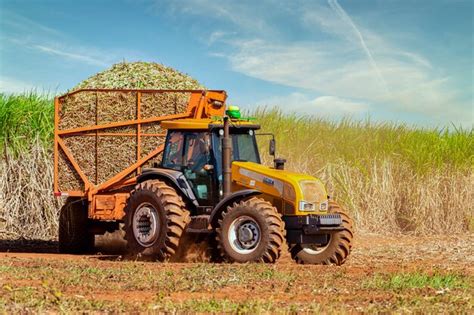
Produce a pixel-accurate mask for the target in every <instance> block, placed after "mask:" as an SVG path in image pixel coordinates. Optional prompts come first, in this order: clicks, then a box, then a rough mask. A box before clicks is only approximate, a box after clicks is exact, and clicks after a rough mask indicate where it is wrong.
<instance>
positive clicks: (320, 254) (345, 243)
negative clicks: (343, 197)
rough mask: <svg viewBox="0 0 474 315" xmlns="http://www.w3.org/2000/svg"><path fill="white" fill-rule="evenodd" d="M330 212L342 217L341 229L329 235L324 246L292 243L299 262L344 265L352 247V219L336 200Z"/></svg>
mask: <svg viewBox="0 0 474 315" xmlns="http://www.w3.org/2000/svg"><path fill="white" fill-rule="evenodd" d="M329 212H330V213H338V214H340V215H341V217H342V226H343V229H342V230H341V231H338V232H335V233H332V234H330V235H329V242H328V243H327V244H326V245H324V246H316V245H311V244H296V245H290V253H291V257H292V258H293V259H294V260H295V261H296V262H297V263H299V264H322V265H337V266H340V265H342V264H343V263H344V262H345V261H346V259H347V257H348V256H349V254H350V252H351V248H352V239H353V237H354V236H353V235H354V233H353V224H352V219H351V218H350V217H349V216H348V215H347V214H346V213H345V212H344V211H343V210H342V209H341V207H340V206H339V205H338V204H337V203H336V202H334V201H331V202H330V203H329Z"/></svg>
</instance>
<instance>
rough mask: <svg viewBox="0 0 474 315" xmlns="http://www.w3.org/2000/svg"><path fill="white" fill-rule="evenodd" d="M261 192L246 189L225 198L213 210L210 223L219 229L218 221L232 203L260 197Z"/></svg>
mask: <svg viewBox="0 0 474 315" xmlns="http://www.w3.org/2000/svg"><path fill="white" fill-rule="evenodd" d="M260 194H261V192H260V191H258V190H256V189H245V190H239V191H236V192H233V193H232V194H230V195H229V196H227V197H225V198H224V199H222V200H221V201H219V203H218V204H217V205H216V206H215V207H214V209H212V212H211V216H210V218H209V222H210V223H211V226H212V227H214V228H215V227H217V220H218V219H219V217H220V214H221V213H222V211H224V209H226V208H227V207H228V206H230V205H231V204H232V203H234V202H237V201H239V200H242V199H244V198H248V197H251V196H256V195H260Z"/></svg>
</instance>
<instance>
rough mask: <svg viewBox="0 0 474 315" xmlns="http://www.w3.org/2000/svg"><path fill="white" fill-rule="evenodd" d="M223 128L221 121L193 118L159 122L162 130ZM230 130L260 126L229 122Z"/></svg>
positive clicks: (238, 121)
mask: <svg viewBox="0 0 474 315" xmlns="http://www.w3.org/2000/svg"><path fill="white" fill-rule="evenodd" d="M223 126H224V124H223V122H222V120H215V119H214V120H213V119H194V118H185V119H176V120H165V121H162V122H161V127H162V128H163V129H173V130H179V129H192V130H196V129H200V130H203V129H212V128H222V127H223ZM230 127H231V128H246V129H260V125H258V124H255V123H253V122H251V121H247V120H231V122H230Z"/></svg>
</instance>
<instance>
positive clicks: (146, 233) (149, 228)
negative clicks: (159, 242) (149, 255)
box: [132, 203, 160, 247]
mask: <svg viewBox="0 0 474 315" xmlns="http://www.w3.org/2000/svg"><path fill="white" fill-rule="evenodd" d="M159 224H160V223H159V220H158V213H157V211H156V209H155V207H153V206H152V205H151V204H149V203H142V204H141V205H140V206H139V207H138V208H137V210H136V211H135V213H134V214H133V223H132V227H133V236H134V237H135V239H136V241H137V242H138V244H140V245H141V246H143V247H150V246H151V245H153V243H154V242H155V241H156V239H157V238H158V232H159V228H160V226H159Z"/></svg>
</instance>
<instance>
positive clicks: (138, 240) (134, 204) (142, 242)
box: [124, 180, 190, 261]
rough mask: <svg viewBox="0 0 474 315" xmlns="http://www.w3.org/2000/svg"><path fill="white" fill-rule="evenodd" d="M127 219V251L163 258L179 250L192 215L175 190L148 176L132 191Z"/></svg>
mask: <svg viewBox="0 0 474 315" xmlns="http://www.w3.org/2000/svg"><path fill="white" fill-rule="evenodd" d="M124 221H125V225H124V230H125V239H126V241H127V252H128V254H129V255H132V256H134V257H144V258H149V259H153V260H159V261H164V260H168V259H169V258H171V257H172V256H173V255H174V254H175V253H176V251H177V249H178V246H179V242H180V239H181V236H182V235H183V234H184V231H185V229H186V225H187V224H188V223H189V221H190V217H189V211H188V210H186V208H185V207H184V202H183V200H182V199H181V197H180V196H179V195H178V193H177V192H176V190H174V189H173V188H172V187H170V186H168V185H167V184H165V183H164V182H162V181H159V180H147V181H145V182H143V183H140V184H138V185H136V187H135V189H134V190H133V191H132V192H131V194H130V197H129V199H128V201H127V206H126V207H125V217H124Z"/></svg>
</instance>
